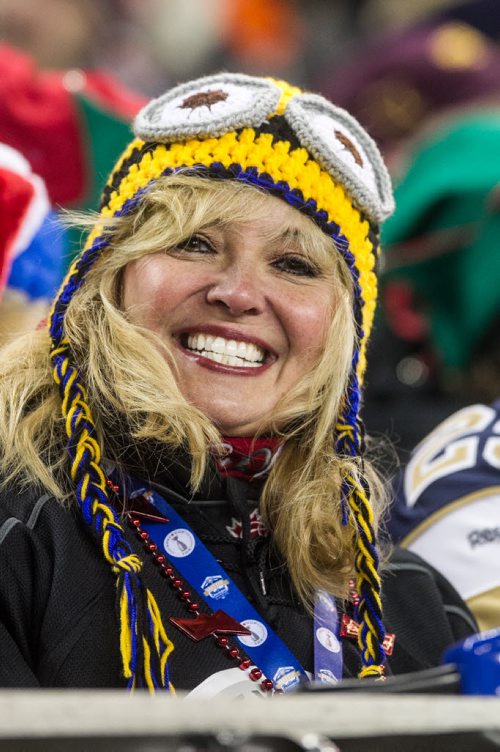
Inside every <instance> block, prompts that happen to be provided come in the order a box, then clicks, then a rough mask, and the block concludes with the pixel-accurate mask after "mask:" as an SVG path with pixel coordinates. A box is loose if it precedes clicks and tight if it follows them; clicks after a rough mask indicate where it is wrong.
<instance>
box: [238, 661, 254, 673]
mask: <svg viewBox="0 0 500 752" xmlns="http://www.w3.org/2000/svg"><path fill="white" fill-rule="evenodd" d="M251 665H252V661H251V660H250V658H245V659H244V660H242V661H241V663H240V668H241V670H242V671H246V670H247V668H250V666H251Z"/></svg>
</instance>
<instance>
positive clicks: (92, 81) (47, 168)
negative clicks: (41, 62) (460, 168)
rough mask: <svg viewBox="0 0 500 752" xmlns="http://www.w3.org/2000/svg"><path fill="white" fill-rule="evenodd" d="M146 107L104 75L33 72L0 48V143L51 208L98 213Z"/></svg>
mask: <svg viewBox="0 0 500 752" xmlns="http://www.w3.org/2000/svg"><path fill="white" fill-rule="evenodd" d="M145 102H146V99H145V98H144V97H143V96H142V95H140V94H137V93H135V92H131V91H130V90H128V89H127V88H126V87H124V86H123V85H122V84H121V83H119V82H118V81H117V80H116V79H115V78H114V77H113V76H111V75H109V74H106V73H103V72H100V71H82V70H79V69H75V70H67V71H46V70H39V69H37V67H36V66H35V64H34V62H33V60H32V59H31V58H30V57H29V56H28V55H26V54H24V53H22V52H19V51H18V50H16V49H14V48H12V47H10V46H8V45H0V142H4V143H7V144H10V145H11V146H12V147H14V148H15V149H17V150H18V151H19V152H21V154H23V155H24V156H25V157H26V159H27V160H28V162H29V163H30V165H31V167H32V169H33V171H34V172H35V173H36V174H38V175H40V176H41V177H42V178H43V180H44V181H45V184H46V186H47V191H48V194H49V197H50V200H51V203H52V204H53V205H62V206H72V207H79V208H80V207H81V208H87V207H93V208H96V203H97V199H98V196H99V195H100V192H101V190H102V187H103V182H104V180H105V176H106V175H107V174H108V173H109V171H110V170H111V167H112V166H113V164H114V162H115V161H116V159H117V157H118V156H119V154H120V153H121V152H122V151H123V149H124V148H125V146H126V144H127V143H128V142H129V141H130V136H131V131H130V129H129V124H130V122H131V121H132V119H133V117H134V116H135V114H136V113H137V111H138V110H139V109H140V107H141V106H142V105H143V104H144V103H145Z"/></svg>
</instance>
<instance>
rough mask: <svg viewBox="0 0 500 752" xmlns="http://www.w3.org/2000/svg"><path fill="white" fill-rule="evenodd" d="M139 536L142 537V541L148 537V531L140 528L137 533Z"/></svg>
mask: <svg viewBox="0 0 500 752" xmlns="http://www.w3.org/2000/svg"><path fill="white" fill-rule="evenodd" d="M139 538H142V540H143V541H146V540H147V539H148V538H149V533H147V532H146V531H145V530H141V532H140V533H139Z"/></svg>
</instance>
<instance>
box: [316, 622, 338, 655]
mask: <svg viewBox="0 0 500 752" xmlns="http://www.w3.org/2000/svg"><path fill="white" fill-rule="evenodd" d="M316 637H317V638H318V640H319V642H320V643H321V644H322V645H323V647H324V648H326V649H327V650H329V651H330V653H338V652H339V650H340V642H339V641H338V640H337V638H336V636H335V635H334V634H333V632H332V631H331V629H327V628H326V627H320V628H319V629H317V630H316Z"/></svg>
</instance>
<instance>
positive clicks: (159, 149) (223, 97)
mask: <svg viewBox="0 0 500 752" xmlns="http://www.w3.org/2000/svg"><path fill="white" fill-rule="evenodd" d="M134 132H135V135H136V138H135V139H134V140H133V141H132V143H131V144H130V146H129V147H128V148H127V149H126V151H125V153H124V154H123V155H122V157H121V158H120V159H119V161H118V163H117V165H116V167H115V169H114V171H113V173H112V175H111V177H110V179H109V181H108V183H107V185H106V187H105V190H104V195H103V200H102V205H101V216H102V217H103V219H105V218H111V217H116V216H121V215H125V214H129V213H132V212H133V211H134V209H135V208H136V206H137V205H138V203H139V202H140V201H141V198H142V196H143V195H144V193H145V192H146V191H147V190H148V188H149V187H150V186H151V185H152V184H153V183H154V182H155V181H156V180H158V178H160V177H162V176H165V175H169V174H172V173H174V172H176V171H178V170H183V171H186V168H189V169H190V170H193V171H195V172H197V173H199V174H200V175H203V176H206V177H213V178H218V179H220V178H227V179H230V180H238V181H240V182H244V183H246V184H249V185H253V186H257V187H259V188H261V189H262V190H264V191H266V192H268V193H269V194H272V195H273V196H277V197H279V198H281V199H283V200H284V201H286V202H287V203H288V204H290V205H291V206H293V207H295V208H296V209H298V210H299V211H301V212H303V213H305V214H306V215H307V216H309V217H310V218H311V219H312V220H313V221H314V222H315V223H316V224H317V225H318V226H319V227H320V228H321V229H322V230H323V231H324V232H325V233H326V234H327V235H328V236H329V237H331V238H332V240H333V241H334V247H336V248H337V250H338V252H339V253H340V254H341V255H342V257H343V259H344V260H345V263H346V265H347V267H348V269H349V271H350V274H351V277H352V281H353V289H354V296H353V311H354V317H355V321H356V327H357V335H358V339H357V345H356V348H355V351H354V353H353V360H352V369H351V376H350V382H349V388H348V394H347V396H346V399H345V402H344V408H343V414H342V416H341V417H340V419H339V422H338V425H337V430H336V446H337V451H338V453H339V454H340V455H344V456H348V457H353V458H357V457H360V456H361V454H362V443H363V436H362V428H361V423H360V421H359V404H360V383H361V380H362V377H363V372H364V367H365V349H366V342H367V339H368V336H369V333H370V330H371V327H372V321H373V316H374V311H375V303H376V296H377V287H376V276H375V265H376V260H377V254H378V227H379V224H380V222H381V221H382V220H384V219H385V218H386V217H388V216H389V215H390V214H391V213H392V210H393V198H392V189H391V183H390V179H389V175H388V173H387V170H386V168H385V165H384V163H383V161H382V158H381V156H380V153H379V151H378V149H377V147H376V145H375V144H374V142H373V141H372V139H371V138H370V137H369V136H368V134H367V133H366V132H365V131H364V130H363V128H362V127H361V126H360V125H359V124H358V122H357V121H356V120H355V119H354V118H353V117H351V116H350V115H349V114H348V113H347V112H345V111H344V110H342V109H340V108H338V107H335V106H334V105H333V104H331V103H330V102H328V101H327V100H326V99H324V98H323V97H322V96H319V95H316V94H309V93H303V92H302V91H301V90H300V89H298V88H296V87H293V86H290V85H288V84H286V83H284V82H281V81H276V80H273V79H263V78H254V77H250V76H245V75H239V74H230V73H223V74H219V75H215V76H210V77H206V78H202V79H198V80H196V81H192V82H189V83H186V84H183V85H180V86H178V87H176V88H174V89H172V90H171V91H169V92H167V93H166V94H165V95H164V96H162V97H159V98H158V99H155V100H153V101H151V102H150V103H149V104H148V105H146V107H144V108H143V109H142V110H141V112H139V114H138V116H137V117H136V120H135V123H134ZM109 242H110V238H109V235H106V234H105V233H104V232H103V228H102V226H100V225H99V224H98V225H97V226H96V227H95V229H94V230H93V231H92V232H91V234H90V236H89V238H88V240H87V243H86V245H85V247H84V249H83V251H82V253H81V255H80V256H79V258H77V259H76V260H75V262H74V263H73V265H72V267H71V268H70V270H69V272H68V275H67V278H66V281H65V283H64V284H63V286H62V288H61V291H60V293H59V295H58V297H57V299H56V301H55V303H54V308H53V311H52V315H51V319H50V335H51V338H52V342H53V347H52V352H51V357H52V360H53V364H54V377H55V380H56V382H57V384H58V385H59V388H60V392H61V397H62V411H63V415H64V418H65V420H66V432H67V436H68V452H69V456H70V461H71V477H72V480H73V482H74V484H75V488H76V494H77V499H78V503H79V505H80V506H81V509H82V512H83V515H84V517H85V519H86V521H87V522H88V524H89V525H92V526H94V527H95V528H97V530H98V532H99V534H100V535H101V537H102V540H103V550H104V554H105V556H106V558H107V559H108V561H109V563H110V564H111V566H112V568H113V571H114V572H115V574H116V575H117V578H118V599H119V613H120V623H121V630H122V636H121V645H122V657H123V663H124V672H125V676H126V677H127V678H128V679H129V684H130V686H131V687H132V686H136V685H147V686H151V687H155V686H165V683H166V679H165V676H166V674H165V667H166V657H167V655H168V652H169V651H170V650H171V645H170V644H169V642H168V640H167V638H166V635H165V634H164V630H163V635H164V638H162V636H161V633H162V629H163V628H162V627H161V619H160V620H159V614H158V613H157V607H156V604H155V603H154V599H153V597H152V595H151V593H149V592H148V593H147V594H142V595H141V588H140V569H141V561H140V559H139V557H137V556H136V555H135V554H134V553H132V551H131V549H130V548H129V546H128V543H127V542H126V540H125V538H124V535H123V529H122V528H121V523H120V520H119V518H118V517H117V515H116V513H115V512H114V511H113V508H112V506H111V505H110V504H109V502H108V500H107V485H106V478H105V476H104V473H103V471H102V468H101V464H100V447H99V444H98V442H97V440H96V432H95V426H94V423H93V420H92V415H91V409H90V406H89V404H88V401H87V394H86V390H85V386H84V384H83V383H82V378H81V375H80V373H79V371H78V367H77V364H75V363H74V362H73V360H72V354H71V350H70V347H69V344H68V342H67V340H66V338H65V333H64V317H65V312H66V309H67V307H68V305H69V302H70V301H71V299H72V296H73V295H74V293H75V291H76V290H78V289H79V287H80V286H81V285H82V284H84V282H85V278H86V275H87V273H88V271H89V269H90V268H91V267H92V265H93V264H94V262H95V261H96V260H97V259H98V258H99V257H100V255H101V254H102V253H103V252H104V251H105V249H106V246H107V245H108V244H109ZM342 490H343V499H344V510H345V513H344V517H345V522H347V515H348V512H350V513H351V514H352V515H353V516H354V518H355V520H356V523H357V536H356V540H357V550H358V553H357V556H356V570H357V587H358V592H359V595H360V602H359V605H358V620H359V621H360V624H361V628H360V631H359V644H360V648H361V651H362V662H363V666H364V668H363V671H362V675H377V674H378V673H380V672H381V669H380V666H381V665H382V664H383V661H384V651H383V647H382V642H383V638H384V630H383V626H382V621H381V604H380V579H379V576H378V572H377V568H378V556H377V552H376V548H375V536H374V530H373V514H372V509H371V505H370V501H369V498H368V491H367V488H366V487H364V486H363V485H361V484H360V482H359V481H358V480H357V479H356V478H354V477H351V476H350V475H346V477H344V478H343V489H342ZM138 583H139V585H138ZM143 602H144V604H145V605H144V608H145V609H146V611H145V616H144V618H143V619H142V623H141V622H140V611H141V608H143V606H142V605H141V604H142V603H143ZM141 624H142V626H141ZM151 656H153V657H154V659H155V660H156V659H157V665H156V668H154V667H153V668H151V666H152V664H151V662H150V663H149V664H148V661H150V659H151ZM146 658H147V660H146ZM151 660H153V659H151ZM146 664H147V665H146ZM145 666H146V667H145Z"/></svg>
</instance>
